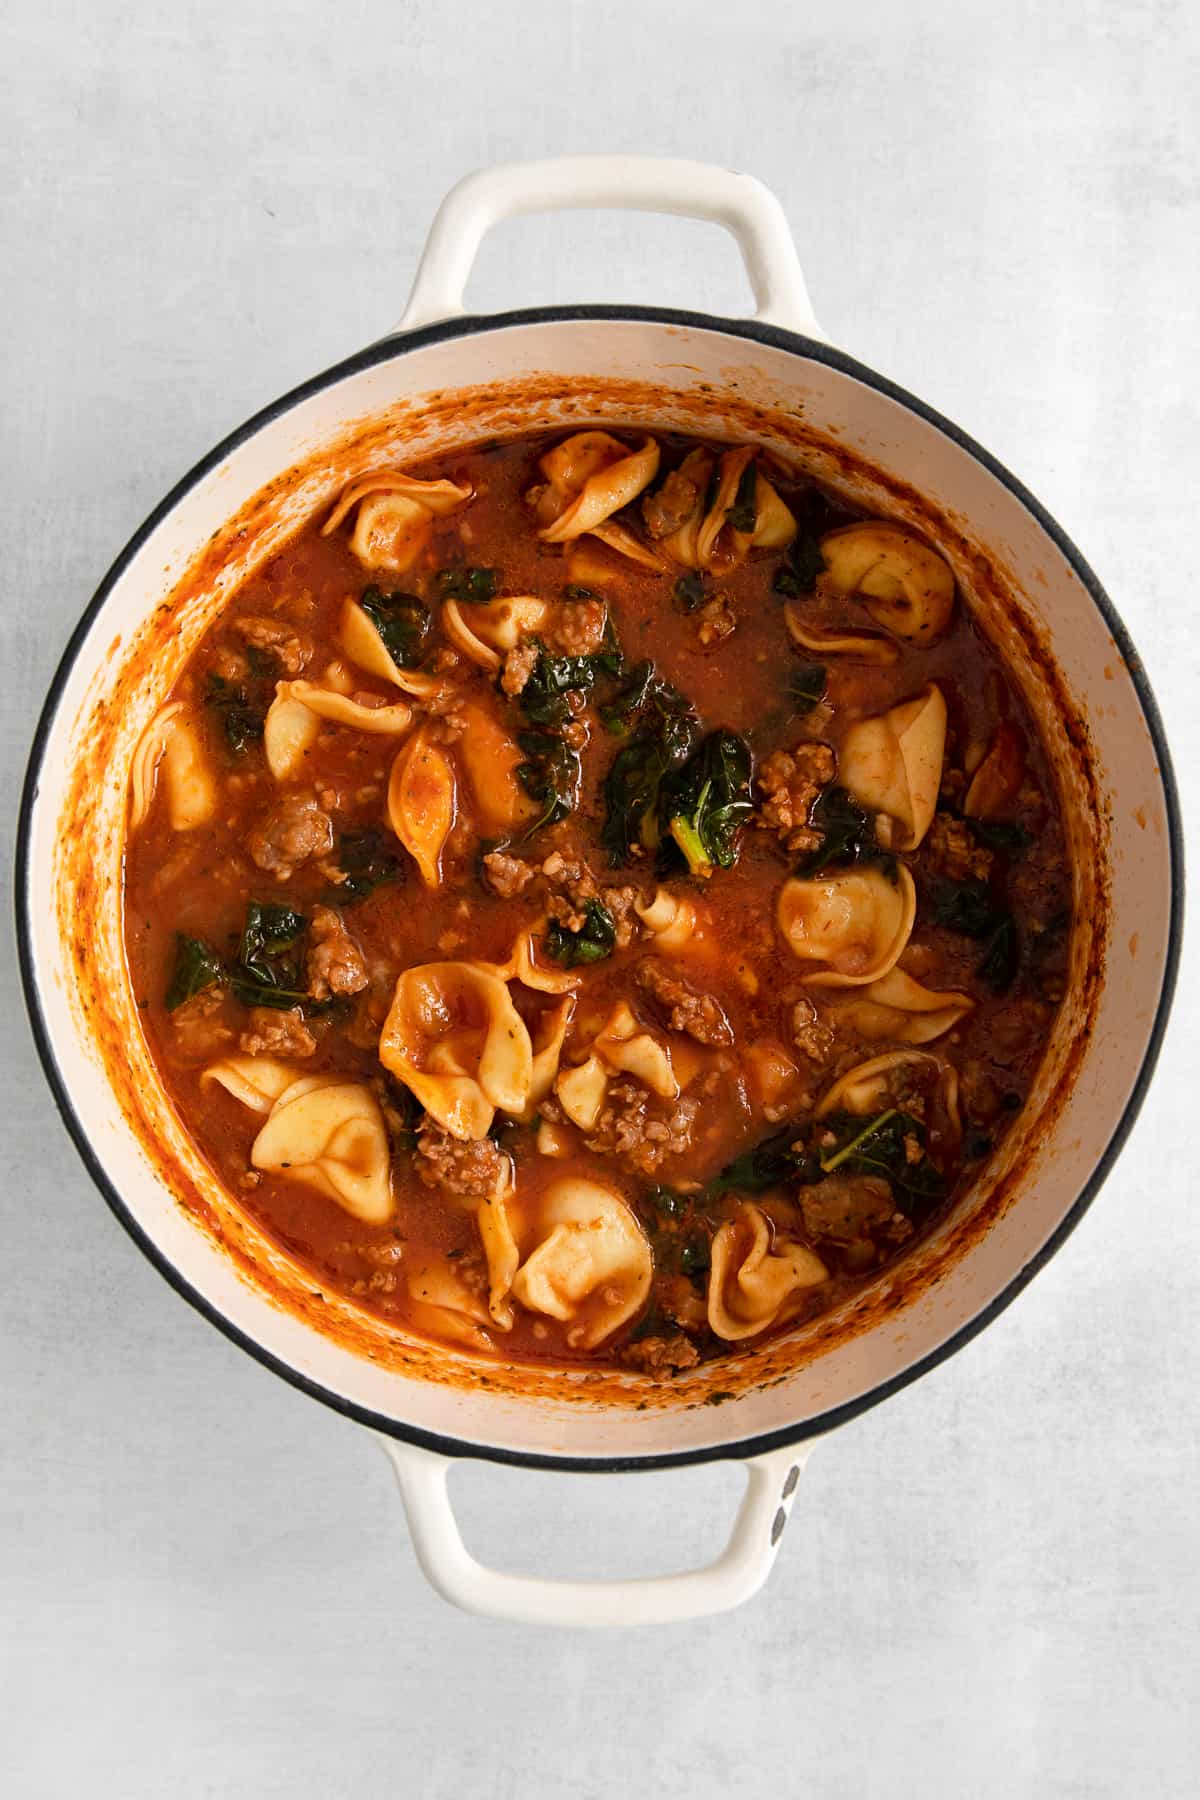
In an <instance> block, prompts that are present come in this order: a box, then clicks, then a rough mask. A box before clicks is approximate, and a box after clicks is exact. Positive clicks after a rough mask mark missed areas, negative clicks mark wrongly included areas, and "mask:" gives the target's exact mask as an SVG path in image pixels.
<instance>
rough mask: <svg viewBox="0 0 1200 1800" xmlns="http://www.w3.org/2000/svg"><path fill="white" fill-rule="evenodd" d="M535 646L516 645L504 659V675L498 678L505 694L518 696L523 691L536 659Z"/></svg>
mask: <svg viewBox="0 0 1200 1800" xmlns="http://www.w3.org/2000/svg"><path fill="white" fill-rule="evenodd" d="M538 654H539V652H538V647H537V645H536V644H518V645H517V647H516V649H515V650H510V651H509V653H508V655H507V656H506V657H505V659H504V673H503V675H502V676H501V677H500V686H501V687H502V688H503V689H504V692H505V693H506V694H512V695H516V694H520V693H522V692H523V691H524V689H525V685H526V683H527V682H528V680H529V677H530V676H531V675H532V674H533V671H534V665H535V664H536V662H537V659H538Z"/></svg>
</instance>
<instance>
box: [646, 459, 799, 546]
mask: <svg viewBox="0 0 1200 1800" xmlns="http://www.w3.org/2000/svg"><path fill="white" fill-rule="evenodd" d="M757 455H758V452H757V450H756V449H755V448H754V446H753V445H750V444H746V445H742V446H741V447H740V448H739V449H736V450H726V451H724V452H723V453H722V456H721V460H720V471H719V474H718V476H717V487H716V492H715V494H714V495H713V498H712V503H711V505H710V504H709V502H708V493H709V488H710V486H711V481H712V471H713V468H714V466H715V465H714V459H713V456H712V454H711V452H709V451H707V450H693V451H691V452H689V454H688V455H687V456H686V457H685V458H684V460H683V462H682V463H681V464H680V467H679V474H680V476H682V477H684V478H686V479H687V480H690V481H691V483H692V484H693V487H694V489H695V495H696V497H695V501H694V503H693V505H692V508H691V511H690V512H689V514H688V516H687V518H685V519H684V521H683V523H682V524H681V525H679V526H678V527H677V528H676V529H675V530H674V531H673V532H672V533H671V534H670V536H668V537H665V538H664V539H663V541H662V548H663V549H664V551H665V552H666V554H667V555H668V556H669V557H670V558H671V560H672V561H673V562H676V563H679V564H680V565H681V566H682V567H684V568H687V569H713V570H719V571H727V570H729V569H734V568H736V567H737V566H738V564H739V563H742V562H744V561H745V560H746V557H747V556H748V555H749V553H750V551H751V549H759V550H782V549H783V548H784V547H785V545H787V544H790V543H791V541H792V539H793V538H794V537H795V535H796V521H795V519H794V518H793V516H792V513H791V511H790V510H789V508H788V507H786V506H785V505H784V503H783V501H782V500H781V499H780V497H779V495H778V494H777V493H776V491H775V489H774V488H773V487H772V486H771V483H770V482H769V481H768V480H767V478H766V476H765V475H764V474H763V473H762V470H761V469H759V468H758V467H757V465H755V467H754V468H753V471H752V474H751V475H750V476H749V477H747V471H748V470H750V469H751V465H752V464H755V459H756V457H757ZM747 480H749V482H750V483H751V487H750V493H749V495H748V496H747V495H746V493H745V486H746V483H747ZM739 499H740V500H741V501H742V503H743V505H744V504H745V503H746V502H747V500H748V502H749V505H750V507H751V508H752V514H753V518H752V522H751V524H750V525H749V527H748V528H747V527H746V526H743V525H741V524H735V523H733V522H731V520H730V518H729V514H730V512H731V511H734V512H735V513H736V511H737V504H738V501H739Z"/></svg>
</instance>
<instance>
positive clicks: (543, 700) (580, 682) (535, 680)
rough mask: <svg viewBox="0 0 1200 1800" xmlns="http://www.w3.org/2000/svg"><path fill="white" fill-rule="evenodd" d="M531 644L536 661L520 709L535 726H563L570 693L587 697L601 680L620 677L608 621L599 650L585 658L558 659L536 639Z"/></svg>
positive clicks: (568, 713)
mask: <svg viewBox="0 0 1200 1800" xmlns="http://www.w3.org/2000/svg"><path fill="white" fill-rule="evenodd" d="M531 641H532V643H533V645H534V646H535V647H536V649H537V652H538V659H537V661H536V663H535V664H534V665H533V669H532V671H531V673H530V676H529V679H528V681H527V682H526V683H525V686H524V687H523V688H522V689H521V693H520V705H521V708H522V710H523V712H524V713H525V716H526V718H528V719H530V720H531V721H532V723H533V724H535V725H554V726H556V725H565V724H566V723H567V720H568V719H569V718H570V717H571V700H570V696H571V694H572V693H583V694H586V693H589V692H590V691H591V689H592V688H593V687H594V686H595V685H596V683H597V681H599V680H600V679H601V677H604V676H608V677H614V676H617V675H619V674H620V673H621V668H622V660H623V659H622V655H621V645H620V642H619V640H618V638H617V633H616V628H615V627H614V625H613V623H612V620H611V619H609V620H607V621H606V622H605V627H604V641H603V646H602V648H601V649H599V650H594V651H592V653H591V654H590V655H588V656H559V655H556V654H555V653H554V652H553V651H550V650H547V648H546V646H545V645H544V644H543V643H542V642H541V640H540V639H539V638H534V639H532V640H531Z"/></svg>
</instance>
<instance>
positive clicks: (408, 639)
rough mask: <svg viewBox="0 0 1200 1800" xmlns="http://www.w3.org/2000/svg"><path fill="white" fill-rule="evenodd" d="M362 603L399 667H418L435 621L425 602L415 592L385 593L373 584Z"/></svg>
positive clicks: (367, 590) (365, 593) (360, 602)
mask: <svg viewBox="0 0 1200 1800" xmlns="http://www.w3.org/2000/svg"><path fill="white" fill-rule="evenodd" d="M359 605H360V606H361V607H362V609H363V611H364V612H365V613H366V615H367V617H368V619H370V621H371V623H372V625H373V626H374V627H375V629H376V631H377V632H378V633H379V635H380V637H381V638H382V639H383V643H384V648H385V649H386V651H387V653H388V655H389V656H390V657H391V659H392V661H393V662H394V663H395V664H396V666H397V668H400V669H415V668H416V667H417V665H418V664H419V663H420V661H421V658H422V656H423V655H424V653H425V645H426V642H427V640H428V637H429V630H430V625H431V620H430V616H429V608H428V607H427V606H426V605H425V604H424V602H423V601H421V600H418V598H417V596H416V595H415V594H403V593H394V594H385V593H384V592H383V590H382V589H381V588H377V587H369V588H367V589H366V591H365V592H364V594H363V596H362V598H361V599H360V601H359Z"/></svg>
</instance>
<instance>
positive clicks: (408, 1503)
mask: <svg viewBox="0 0 1200 1800" xmlns="http://www.w3.org/2000/svg"><path fill="white" fill-rule="evenodd" d="M374 1435H375V1436H376V1437H378V1440H379V1443H380V1444H381V1445H382V1447H383V1449H384V1450H385V1451H386V1452H387V1454H388V1456H389V1457H390V1458H391V1461H392V1465H393V1467H394V1468H395V1471H396V1479H397V1481H398V1482H399V1484H400V1496H401V1499H402V1500H403V1502H404V1511H405V1513H406V1515H407V1517H408V1525H409V1530H410V1531H411V1533H412V1539H413V1547H414V1548H415V1550H416V1553H417V1560H418V1562H419V1563H420V1565H421V1568H422V1569H423V1571H424V1573H425V1576H426V1578H427V1579H428V1581H429V1582H430V1583H431V1584H432V1586H433V1587H435V1588H436V1589H437V1591H438V1593H439V1594H441V1595H442V1597H443V1599H446V1600H448V1601H450V1603H451V1605H452V1606H460V1607H462V1609H463V1610H464V1612H470V1613H479V1614H482V1615H483V1616H484V1617H485V1618H490V1619H508V1620H511V1621H512V1622H513V1623H514V1624H519V1625H570V1626H585V1625H586V1626H593V1625H667V1624H671V1623H675V1622H678V1621H679V1620H680V1619H699V1618H703V1617H705V1616H706V1615H707V1614H709V1613H720V1612H728V1611H729V1610H730V1608H732V1607H735V1606H740V1605H741V1603H742V1601H743V1600H749V1599H750V1597H751V1595H752V1594H756V1593H757V1592H758V1590H759V1588H760V1587H761V1586H762V1585H763V1583H764V1581H765V1580H766V1579H767V1576H768V1575H769V1574H770V1572H771V1567H772V1564H773V1563H774V1561H775V1558H776V1556H777V1554H778V1552H779V1541H780V1538H781V1537H782V1535H783V1528H784V1526H785V1525H786V1524H787V1517H788V1513H789V1512H790V1511H791V1506H792V1500H793V1498H794V1496H795V1492H796V1484H797V1482H798V1481H799V1479H800V1471H801V1469H802V1468H803V1467H804V1464H805V1462H806V1460H807V1458H808V1453H809V1446H808V1445H807V1444H803V1445H792V1446H790V1447H787V1448H784V1449H782V1450H773V1451H770V1452H769V1453H768V1454H767V1455H765V1456H755V1457H750V1458H747V1459H745V1469H746V1476H747V1480H746V1491H745V1493H744V1495H743V1496H742V1502H741V1505H740V1506H739V1508H738V1512H737V1517H736V1518H735V1520H734V1522H733V1530H732V1532H731V1533H730V1537H729V1542H728V1544H727V1545H726V1546H725V1549H724V1550H723V1551H722V1552H721V1554H720V1556H718V1558H717V1559H716V1561H715V1562H712V1563H709V1564H708V1566H707V1567H706V1568H702V1569H688V1570H685V1571H684V1572H683V1573H681V1574H678V1575H659V1576H653V1577H647V1578H643V1579H639V1580H636V1581H543V1580H541V1579H539V1578H538V1577H537V1576H535V1575H510V1574H507V1573H505V1572H504V1571H502V1570H499V1569H489V1568H487V1567H486V1566H485V1565H484V1564H483V1563H481V1562H477V1561H476V1559H475V1558H474V1557H473V1556H472V1555H471V1553H470V1551H469V1550H468V1549H467V1547H466V1545H465V1544H464V1543H463V1540H462V1536H461V1534H460V1532H459V1529H458V1522H457V1520H456V1519H455V1517H454V1510H453V1508H452V1506H451V1504H450V1495H449V1492H448V1491H447V1486H446V1478H447V1476H448V1475H449V1473H450V1467H451V1464H452V1462H453V1461H454V1460H455V1459H454V1458H452V1457H448V1456H440V1455H438V1454H437V1453H436V1452H434V1451H432V1450H425V1449H423V1448H421V1446H419V1445H417V1444H408V1443H400V1442H398V1441H397V1440H396V1439H395V1438H389V1437H384V1436H382V1435H381V1434H379V1433H375V1434H374Z"/></svg>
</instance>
